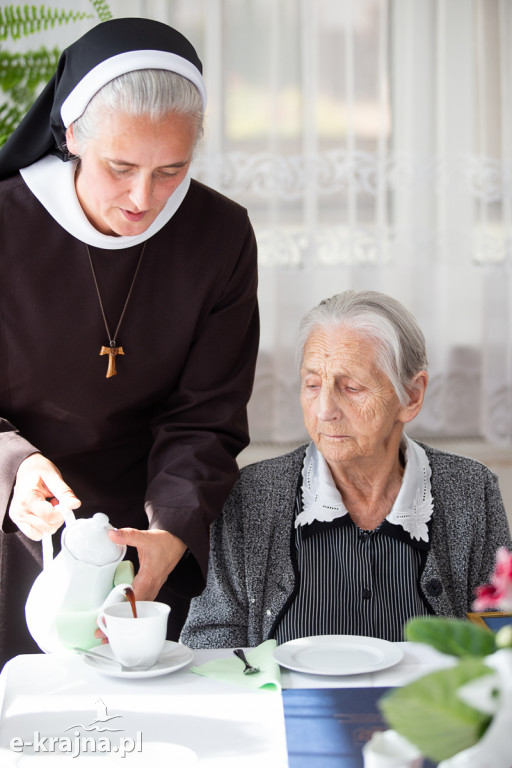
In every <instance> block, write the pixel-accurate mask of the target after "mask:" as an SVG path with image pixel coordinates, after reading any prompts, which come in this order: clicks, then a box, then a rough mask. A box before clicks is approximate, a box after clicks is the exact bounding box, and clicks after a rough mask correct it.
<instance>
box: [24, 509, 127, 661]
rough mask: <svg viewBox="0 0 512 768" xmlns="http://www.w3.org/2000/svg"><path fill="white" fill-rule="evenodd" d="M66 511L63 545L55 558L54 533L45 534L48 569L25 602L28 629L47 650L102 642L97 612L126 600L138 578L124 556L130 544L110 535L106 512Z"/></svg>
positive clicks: (44, 569)
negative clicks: (88, 514) (97, 633)
mask: <svg viewBox="0 0 512 768" xmlns="http://www.w3.org/2000/svg"><path fill="white" fill-rule="evenodd" d="M63 513H64V520H65V527H64V530H63V532H62V538H61V544H62V549H61V551H60V552H59V554H58V555H57V557H55V559H54V558H53V547H52V539H51V535H50V534H44V535H43V570H42V572H41V573H40V574H39V576H38V577H37V579H36V580H35V581H34V584H33V585H32V589H31V590H30V593H29V596H28V598H27V602H26V605H25V616H26V620H27V626H28V629H29V632H30V634H31V635H32V637H33V638H34V640H35V641H36V643H37V644H38V646H39V647H40V648H41V650H42V651H44V652H45V653H52V652H55V651H60V650H62V649H64V648H73V647H79V648H84V649H86V650H87V649H88V648H92V647H93V646H94V645H98V644H99V643H100V642H101V641H100V640H98V639H97V638H95V637H94V632H95V630H96V629H97V624H96V617H97V615H98V613H99V612H100V611H101V610H102V609H103V608H105V607H106V606H107V605H110V604H111V603H113V602H119V601H121V600H123V599H124V589H126V587H128V586H129V582H131V580H132V579H133V565H132V563H131V562H129V561H123V558H124V556H125V554H126V547H125V546H122V547H121V546H119V545H118V544H115V543H114V542H113V541H111V539H110V538H109V536H108V530H109V529H111V528H112V526H111V525H110V523H109V520H108V517H107V515H104V514H102V513H101V512H99V513H97V514H95V515H93V516H92V517H91V518H82V519H79V520H76V519H75V516H74V514H73V512H72V511H71V510H66V511H65V512H64V511H63ZM116 571H117V574H116ZM120 577H121V578H122V580H123V583H118V582H119V581H120Z"/></svg>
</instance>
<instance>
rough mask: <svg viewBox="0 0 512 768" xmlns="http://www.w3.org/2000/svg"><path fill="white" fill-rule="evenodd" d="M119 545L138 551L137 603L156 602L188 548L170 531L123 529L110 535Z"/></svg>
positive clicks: (135, 582)
mask: <svg viewBox="0 0 512 768" xmlns="http://www.w3.org/2000/svg"><path fill="white" fill-rule="evenodd" d="M109 536H110V538H111V539H112V541H115V543H116V544H120V545H121V546H122V545H123V544H126V546H128V547H136V548H137V554H138V556H139V570H138V572H137V575H136V576H135V578H134V580H133V584H132V587H133V591H134V592H135V597H136V599H137V600H154V599H155V597H156V596H157V595H158V593H159V592H160V589H161V587H162V586H163V584H164V583H165V581H166V579H167V577H168V575H169V574H170V572H171V571H172V570H173V569H174V568H175V567H176V566H177V565H178V563H179V561H180V560H181V558H182V556H183V554H184V553H185V552H186V549H187V545H186V544H184V543H183V541H182V540H181V539H178V537H177V536H174V535H173V534H172V533H169V532H168V531H160V530H157V529H152V530H150V531H139V530H138V529H137V528H120V529H119V530H114V531H109Z"/></svg>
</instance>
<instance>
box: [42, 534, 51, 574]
mask: <svg viewBox="0 0 512 768" xmlns="http://www.w3.org/2000/svg"><path fill="white" fill-rule="evenodd" d="M42 544H43V570H45V569H46V568H48V566H49V565H50V563H51V562H52V560H53V541H52V535H51V533H43V540H42Z"/></svg>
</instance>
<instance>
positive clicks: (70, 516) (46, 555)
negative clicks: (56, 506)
mask: <svg viewBox="0 0 512 768" xmlns="http://www.w3.org/2000/svg"><path fill="white" fill-rule="evenodd" d="M60 511H61V512H62V516H63V517H64V523H65V524H66V525H72V524H73V523H74V522H76V517H75V513H74V512H73V510H72V509H68V508H67V507H61V510H60ZM42 544H43V570H44V569H45V568H48V566H49V565H50V563H51V562H52V560H53V541H52V534H51V533H43V540H42Z"/></svg>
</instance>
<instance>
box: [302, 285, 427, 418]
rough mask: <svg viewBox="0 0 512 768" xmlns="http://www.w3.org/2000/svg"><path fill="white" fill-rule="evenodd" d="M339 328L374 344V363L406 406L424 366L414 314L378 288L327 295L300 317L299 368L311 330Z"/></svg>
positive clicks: (424, 356)
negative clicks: (415, 380)
mask: <svg viewBox="0 0 512 768" xmlns="http://www.w3.org/2000/svg"><path fill="white" fill-rule="evenodd" d="M341 327H344V328H350V329H351V330H352V331H355V332H356V333H359V334H360V335H361V336H364V337H365V338H367V339H369V340H370V341H372V342H374V343H375V350H376V362H377V365H378V366H379V368H380V369H381V370H382V371H383V372H384V373H385V374H386V376H387V377H388V378H389V380H390V381H391V383H392V385H393V387H394V389H395V392H396V394H397V396H398V399H399V400H400V403H401V404H402V405H406V404H407V403H408V402H409V397H408V394H407V391H408V390H409V391H410V390H411V388H412V387H413V381H412V380H413V378H414V376H415V375H416V374H417V373H419V372H420V371H424V370H426V368H427V353H426V349H425V338H424V336H423V333H422V332H421V330H420V328H419V326H418V324H417V322H416V320H415V318H414V316H413V315H412V314H411V313H410V312H409V311H408V310H407V309H406V308H405V307H404V306H403V305H402V304H400V302H399V301H397V300H396V299H393V298H392V297H391V296H388V295H387V294H385V293H380V292H378V291H352V290H351V291H345V292H344V293H338V294H336V295H335V296H331V298H329V299H325V300H324V301H322V302H320V304H318V306H316V307H314V308H313V309H311V310H310V311H309V312H308V313H307V314H306V315H305V316H304V317H303V318H302V321H301V323H300V326H299V332H298V336H297V360H298V364H299V367H300V366H301V365H302V360H303V357H304V347H305V346H306V342H307V340H308V338H309V336H310V334H311V333H312V332H313V331H314V330H316V329H319V328H325V329H333V328H334V329H335V328H341Z"/></svg>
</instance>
